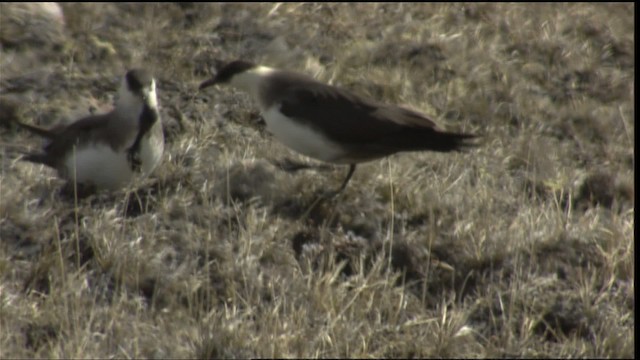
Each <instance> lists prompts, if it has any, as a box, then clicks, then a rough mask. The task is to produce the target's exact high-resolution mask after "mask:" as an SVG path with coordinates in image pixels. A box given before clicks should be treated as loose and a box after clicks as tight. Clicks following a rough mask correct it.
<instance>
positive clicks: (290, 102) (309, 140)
mask: <svg viewBox="0 0 640 360" xmlns="http://www.w3.org/2000/svg"><path fill="white" fill-rule="evenodd" d="M217 84H220V85H224V84H228V85H231V86H232V87H235V88H237V89H239V90H242V91H244V92H246V93H248V94H249V95H250V96H251V97H252V98H253V99H254V100H255V101H256V102H257V104H258V107H259V109H260V112H261V114H262V117H263V118H264V121H265V122H266V128H267V131H268V132H270V133H271V134H273V135H274V136H275V138H276V139H277V140H279V141H280V142H282V143H283V144H284V145H286V146H288V147H289V148H291V149H293V150H295V151H297V152H299V153H301V154H303V155H306V156H308V157H311V158H314V159H317V160H321V161H324V162H328V163H333V164H342V165H349V172H348V173H347V176H346V178H345V179H344V180H343V182H342V184H341V185H340V187H339V188H338V189H337V190H336V191H332V192H329V193H330V195H337V194H339V193H340V192H342V191H343V190H344V189H345V188H346V186H347V184H348V183H349V180H350V179H351V177H352V175H353V173H354V171H355V169H356V165H357V164H359V163H363V162H367V161H371V160H375V159H379V158H383V157H386V156H389V155H392V154H395V153H398V152H408V151H425V150H430V151H436V152H451V151H460V150H463V149H465V148H469V147H473V146H476V144H475V143H474V142H473V139H475V138H477V136H476V135H473V134H466V133H456V132H447V131H444V130H441V129H439V128H438V127H437V125H436V123H435V122H434V121H433V120H431V119H430V118H429V117H427V116H426V115H424V114H422V113H420V112H417V111H414V110H411V109H409V108H406V107H403V106H396V105H388V104H383V103H379V102H377V101H374V100H371V99H368V98H365V97H363V96H360V95H358V94H355V93H353V92H351V91H349V90H346V89H342V88H339V87H336V86H332V85H328V84H325V83H322V82H320V81H317V80H315V79H313V78H312V77H310V76H307V75H304V74H301V73H297V72H293V71H289V70H280V69H275V68H271V67H268V66H264V65H258V64H255V63H253V62H250V61H245V60H234V61H231V62H228V63H226V64H225V65H223V66H222V67H220V69H219V70H218V71H217V72H216V74H215V75H214V76H213V77H211V78H210V79H208V80H205V81H203V82H202V83H201V84H200V86H199V89H200V90H202V89H205V88H207V87H210V86H212V85H217Z"/></svg>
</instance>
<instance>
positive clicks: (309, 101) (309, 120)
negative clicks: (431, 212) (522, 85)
mask: <svg viewBox="0 0 640 360" xmlns="http://www.w3.org/2000/svg"><path fill="white" fill-rule="evenodd" d="M280 86H281V88H282V87H283V86H282V84H280ZM281 90H285V91H281V92H280V93H282V94H284V95H283V96H282V97H281V98H280V99H279V102H280V111H281V112H282V113H283V114H284V115H286V116H289V117H292V118H296V119H298V120H299V121H302V122H304V123H306V124H308V125H309V126H311V127H314V128H315V129H317V130H319V131H322V132H324V134H325V135H326V136H327V137H329V138H332V139H335V140H336V141H339V142H341V143H343V144H345V145H352V146H354V147H358V146H360V147H363V146H365V147H371V148H372V149H371V151H378V152H380V153H393V152H396V151H409V150H434V151H451V150H458V149H460V148H462V147H465V146H468V145H472V144H469V143H467V142H465V140H466V139H471V138H473V137H474V136H473V135H468V134H456V133H449V132H445V131H441V130H439V129H437V127H436V124H435V123H434V122H433V121H432V120H430V119H429V118H427V117H426V116H425V115H423V114H421V113H419V112H416V111H413V110H410V109H407V108H404V107H399V106H393V105H383V104H378V103H375V102H373V101H370V100H367V99H364V98H362V97H360V96H357V95H355V94H353V93H350V92H348V91H345V90H341V89H339V88H336V87H333V86H329V85H325V84H322V83H318V82H316V81H312V80H307V82H306V83H305V84H304V85H302V86H298V85H296V86H290V87H289V88H285V89H281ZM276 101H278V100H276ZM321 123H322V124H327V126H326V127H322V128H320V127H319V126H317V124H321ZM329 124H330V125H329ZM374 148H375V149H374Z"/></svg>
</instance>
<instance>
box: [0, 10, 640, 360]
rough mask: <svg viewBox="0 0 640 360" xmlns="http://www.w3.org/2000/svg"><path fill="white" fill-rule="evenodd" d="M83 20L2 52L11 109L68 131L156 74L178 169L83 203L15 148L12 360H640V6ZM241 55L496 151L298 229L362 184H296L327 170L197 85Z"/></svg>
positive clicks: (8, 138) (9, 297) (427, 163)
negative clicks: (638, 192) (52, 40)
mask: <svg viewBox="0 0 640 360" xmlns="http://www.w3.org/2000/svg"><path fill="white" fill-rule="evenodd" d="M5 6H8V5H6V4H5V5H0V10H2V9H1V7H5ZM63 9H64V13H65V17H66V24H67V34H66V40H65V41H64V43H63V44H56V45H55V46H52V47H46V46H35V45H30V44H29V43H25V44H22V45H21V46H16V44H10V45H7V43H5V44H3V45H4V48H2V49H1V50H0V100H2V99H4V100H2V101H0V105H2V104H5V105H6V104H12V103H14V102H15V101H17V102H18V103H21V104H25V105H27V106H24V107H20V108H19V109H17V110H16V108H15V107H12V108H11V114H12V116H19V117H22V118H23V119H25V121H29V122H34V123H39V124H50V123H52V122H53V121H59V120H60V119H67V118H69V117H72V116H73V114H75V113H74V111H77V110H76V109H82V110H85V111H86V109H87V106H88V105H87V103H88V102H91V101H93V102H98V103H101V104H104V103H109V102H110V101H111V98H110V96H112V94H113V92H114V91H115V87H116V81H117V79H118V78H119V77H120V76H122V74H123V73H124V71H125V69H126V68H130V67H133V66H139V65H141V64H142V65H145V66H148V67H150V68H151V69H152V70H153V71H154V72H155V74H156V76H157V78H158V84H159V85H158V88H159V89H158V91H159V96H160V105H161V106H162V116H163V121H164V123H165V130H166V134H167V138H166V142H167V146H166V153H165V156H164V161H163V163H162V164H161V166H160V167H159V168H158V169H157V170H156V171H155V173H154V175H153V176H152V177H151V179H149V180H148V181H147V182H145V183H144V184H138V186H137V188H136V191H123V192H121V193H116V194H102V195H99V196H94V197H90V198H87V199H82V200H80V201H78V202H77V203H76V202H74V201H73V200H69V199H68V198H65V197H63V196H62V195H61V194H59V192H58V189H59V187H60V181H59V180H58V179H56V178H55V175H54V174H53V172H51V171H50V170H48V169H44V168H41V167H39V166H33V165H31V164H26V163H22V162H17V161H14V160H13V159H11V158H10V157H8V156H6V153H3V155H2V156H3V157H2V159H0V164H1V170H0V171H1V172H0V174H1V175H0V239H1V241H0V357H2V358H34V357H36V358H38V357H45V358H47V357H53V358H56V357H57V358H107V357H118V358H123V357H135V358H139V357H162V358H168V357H172V358H176V357H182V358H185V357H190V358H193V357H507V356H508V357H607V358H619V357H633V356H634V355H635V354H634V345H635V343H634V336H633V335H634V326H635V324H634V309H635V305H634V292H635V291H634V290H635V289H634V261H633V259H634V245H633V244H634V231H633V228H634V183H633V177H634V163H635V158H634V150H633V148H634V135H633V134H634V127H635V123H634V118H635V117H634V112H635V109H634V102H633V98H634V86H633V83H634V76H635V70H634V67H635V62H634V55H635V54H634V26H635V22H634V18H633V12H634V6H633V5H632V4H623V5H620V4H618V5H608V4H558V5H555V4H540V5H537V4H536V5H531V4H515V5H509V4H455V5H449V4H438V5H429V4H411V5H407V4H404V5H402V4H279V5H276V4H247V5H205V4H193V5H181V6H178V5H175V4H161V5H159V4H155V5H152V4H148V5H147V4H145V5H140V4H135V5H131V4H122V5H114V4H67V5H63ZM0 26H6V23H5V25H3V24H0ZM0 33H2V32H1V31H0ZM25 41H26V40H25ZM238 57H243V58H248V59H252V60H254V61H256V62H263V63H266V64H270V65H276V66H281V67H288V68H292V69H297V70H299V71H303V72H307V73H310V74H314V75H315V76H317V77H318V78H319V79H322V80H323V81H327V82H331V83H333V84H338V85H341V86H345V87H348V88H350V89H353V90H355V91H357V92H360V93H362V94H368V95H370V96H372V97H374V98H377V99H379V100H382V101H388V102H397V103H403V104H406V105H409V106H412V107H415V108H417V109H421V110H423V111H425V112H427V113H429V114H432V115H433V116H434V117H435V118H436V119H437V120H438V121H440V122H442V123H445V124H446V125H448V126H449V127H450V128H452V129H460V130H465V131H468V132H475V133H480V134H482V135H483V136H484V137H483V146H482V147H480V148H478V149H477V150H474V151H472V152H469V153H467V154H453V155H440V154H433V153H421V154H417V153H416V154H400V155H395V156H392V157H390V158H388V159H385V160H380V161H375V162H371V163H368V164H366V165H363V166H360V167H359V168H358V170H357V171H356V173H355V175H354V178H353V180H352V182H351V183H350V185H349V187H348V188H347V190H346V191H345V193H344V194H343V195H342V196H341V197H340V198H339V199H338V200H337V201H335V202H333V203H330V204H324V205H322V206H320V207H318V208H316V209H314V210H313V211H312V212H311V213H310V214H309V217H308V218H305V219H300V215H301V214H302V213H303V212H304V211H305V210H306V209H307V207H308V205H309V204H310V203H311V202H312V201H313V199H314V196H315V194H316V192H317V191H321V190H322V189H328V188H334V187H336V186H337V185H338V184H339V182H340V181H341V179H342V177H343V176H344V174H345V171H346V169H344V168H336V170H335V171H333V170H331V171H313V170H309V171H302V172H299V173H296V174H289V173H285V172H282V171H280V170H278V169H276V168H275V167H274V166H273V165H272V164H271V163H270V161H272V160H282V159H284V158H286V157H288V158H294V159H296V160H305V161H306V160H307V159H304V158H303V157H302V156H298V155H296V154H294V153H292V152H291V151H289V150H288V149H286V148H284V147H283V146H282V145H280V144H278V143H276V142H275V141H273V139H271V137H270V136H269V135H268V134H266V133H265V132H264V131H263V130H262V127H261V126H260V125H259V124H257V122H256V120H257V119H258V118H259V117H258V114H257V113H256V111H255V109H256V108H255V106H253V104H252V102H251V101H250V99H248V98H247V97H246V96H244V95H240V94H239V93H236V92H234V91H231V90H228V89H217V90H211V91H207V92H206V93H200V92H198V91H197V90H196V89H197V85H198V84H199V82H200V81H202V80H204V79H205V78H207V76H209V75H210V74H211V72H212V71H214V66H215V65H216V63H217V61H219V60H228V59H234V58H238ZM9 100H11V101H9ZM5 105H3V106H5ZM6 106H8V105H6ZM6 106H5V107H6ZM8 113H9V112H8V110H7V112H6V113H5V115H6V114H8ZM5 117H6V116H5ZM1 124H4V125H7V124H6V122H2V123H1ZM1 131H2V132H1V133H0V136H1V141H2V142H3V143H5V144H6V143H13V144H15V143H18V144H30V145H34V139H32V138H29V137H28V136H27V135H25V134H24V133H22V132H18V131H16V130H15V129H12V128H11V126H8V127H5V128H3V129H2V130H1Z"/></svg>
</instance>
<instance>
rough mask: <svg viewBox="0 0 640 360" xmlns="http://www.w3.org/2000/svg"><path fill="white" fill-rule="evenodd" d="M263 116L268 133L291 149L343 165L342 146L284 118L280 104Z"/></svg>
mask: <svg viewBox="0 0 640 360" xmlns="http://www.w3.org/2000/svg"><path fill="white" fill-rule="evenodd" d="M262 116H263V117H264V120H265V122H266V123H267V131H269V132H270V133H272V134H273V135H274V136H275V137H276V139H278V141H280V142H281V143H283V144H285V145H286V146H288V147H290V148H291V149H293V150H295V151H297V152H299V153H301V154H303V155H306V156H309V157H312V158H315V159H318V160H323V161H327V162H334V163H342V161H340V158H341V157H342V156H343V155H344V152H343V151H342V150H341V147H340V145H338V144H336V143H335V142H333V141H331V140H329V139H327V138H326V137H325V136H323V135H322V134H320V133H319V132H316V131H314V130H313V129H312V128H310V127H308V126H305V125H303V124H300V123H298V122H296V121H293V120H291V119H290V118H288V117H286V116H284V115H283V114H282V113H281V112H280V109H279V104H277V105H275V106H272V107H271V108H270V109H268V110H267V111H265V112H263V114H262Z"/></svg>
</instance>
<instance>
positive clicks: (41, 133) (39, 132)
mask: <svg viewBox="0 0 640 360" xmlns="http://www.w3.org/2000/svg"><path fill="white" fill-rule="evenodd" d="M16 124H18V125H19V126H20V127H21V128H23V129H25V130H28V131H29V132H31V133H33V134H36V135H38V136H42V137H44V138H47V139H52V138H53V137H54V136H55V134H54V133H53V132H51V131H50V130H47V129H43V128H39V127H37V126H33V125H29V124H25V123H22V122H20V121H16Z"/></svg>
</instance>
